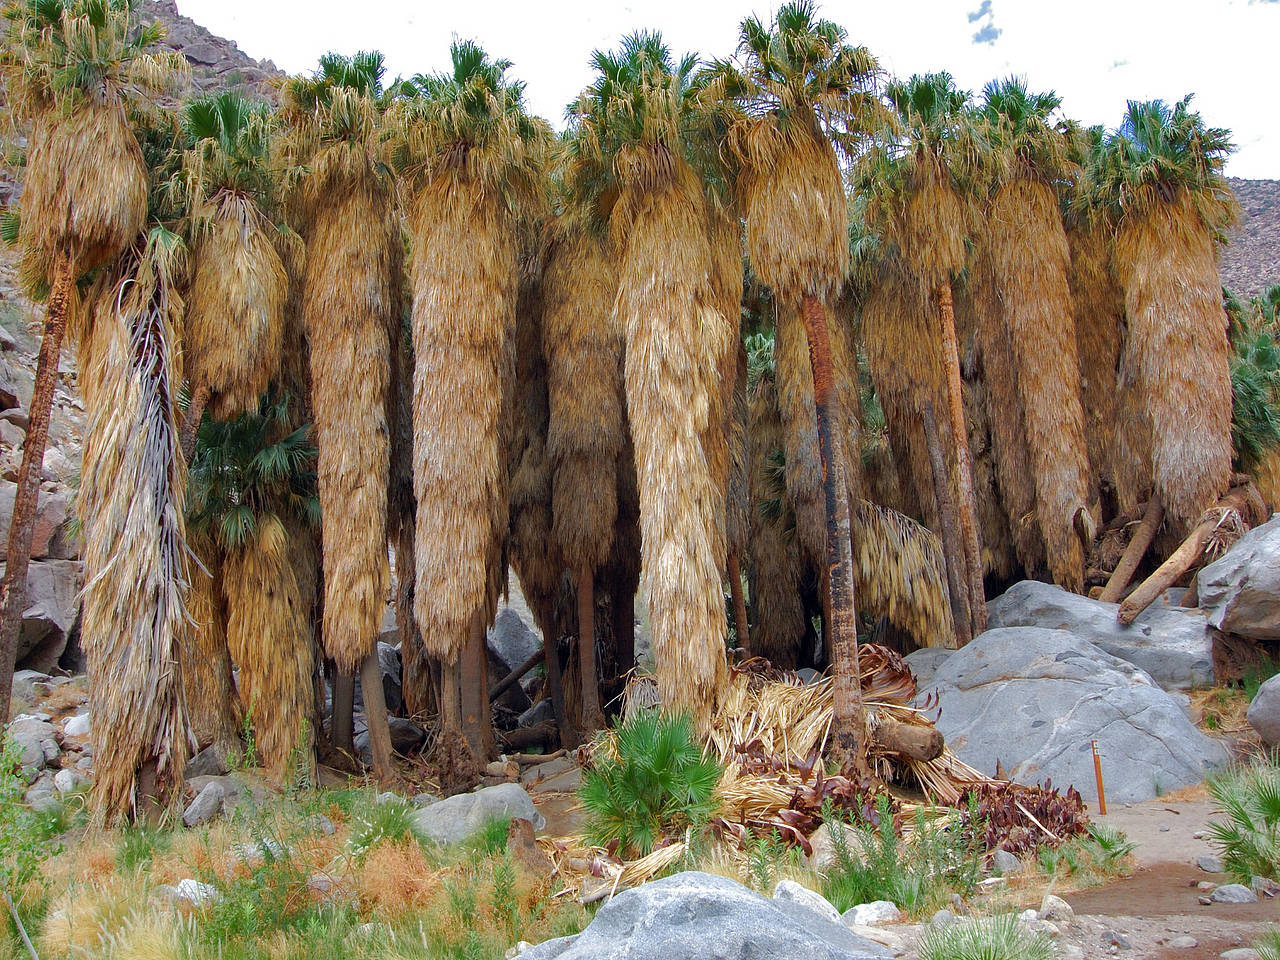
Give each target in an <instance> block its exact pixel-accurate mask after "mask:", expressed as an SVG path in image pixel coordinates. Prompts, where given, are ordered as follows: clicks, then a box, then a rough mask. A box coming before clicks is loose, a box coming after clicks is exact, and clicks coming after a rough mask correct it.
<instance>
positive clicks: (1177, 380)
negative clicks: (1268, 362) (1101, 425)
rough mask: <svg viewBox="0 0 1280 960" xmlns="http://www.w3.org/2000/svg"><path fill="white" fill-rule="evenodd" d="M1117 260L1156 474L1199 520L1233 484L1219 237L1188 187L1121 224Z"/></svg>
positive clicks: (1160, 486)
mask: <svg viewBox="0 0 1280 960" xmlns="http://www.w3.org/2000/svg"><path fill="white" fill-rule="evenodd" d="M1116 266H1117V272H1118V274H1119V279H1120V283H1121V286H1122V287H1123V288H1124V297H1125V313H1126V315H1127V317H1128V323H1129V334H1128V337H1127V338H1126V341H1125V345H1124V353H1125V360H1124V363H1125V365H1126V367H1127V368H1128V369H1129V370H1130V371H1131V372H1132V374H1133V376H1134V378H1135V382H1136V384H1137V386H1138V389H1139V391H1140V396H1141V397H1142V399H1143V401H1144V404H1143V406H1144V408H1145V415H1146V419H1147V422H1148V424H1149V425H1150V429H1151V466H1152V480H1153V483H1154V489H1155V492H1156V494H1157V495H1158V496H1159V497H1160V502H1161V503H1162V504H1163V505H1164V508H1165V512H1166V515H1167V516H1168V517H1169V518H1170V519H1171V520H1172V521H1173V522H1175V523H1177V524H1182V525H1186V524H1190V523H1194V522H1195V520H1196V519H1197V518H1198V517H1199V516H1200V514H1201V513H1202V512H1203V511H1204V510H1205V509H1206V508H1207V507H1209V506H1210V505H1211V504H1213V503H1214V502H1215V501H1216V500H1217V498H1218V497H1220V496H1221V495H1222V494H1223V493H1224V492H1225V491H1226V489H1227V483H1228V480H1229V479H1230V473H1231V376H1230V370H1229V367H1228V360H1227V358H1228V354H1229V350H1230V348H1229V345H1228V342H1227V317H1226V312H1225V311H1224V310H1223V307H1222V284H1221V280H1220V279H1219V277H1218V268H1217V264H1216V262H1215V260H1214V247H1213V237H1212V235H1211V234H1210V232H1209V230H1208V229H1207V227H1206V226H1205V225H1204V223H1203V221H1202V220H1201V219H1200V217H1199V216H1198V214H1197V212H1196V209H1195V201H1194V199H1193V198H1192V197H1191V196H1190V195H1188V194H1185V193H1184V194H1182V195H1180V196H1179V197H1178V199H1177V200H1175V201H1174V202H1173V203H1171V204H1169V205H1159V206H1152V207H1151V208H1150V212H1149V213H1148V214H1147V216H1145V217H1142V218H1141V219H1133V220H1129V221H1127V222H1124V223H1122V224H1121V226H1120V229H1119V232H1118V234H1117V237H1116Z"/></svg>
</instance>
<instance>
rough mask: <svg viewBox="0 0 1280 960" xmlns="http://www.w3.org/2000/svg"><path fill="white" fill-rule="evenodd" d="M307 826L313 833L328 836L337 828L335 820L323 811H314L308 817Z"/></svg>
mask: <svg viewBox="0 0 1280 960" xmlns="http://www.w3.org/2000/svg"><path fill="white" fill-rule="evenodd" d="M306 827H307V829H308V830H310V831H311V832H312V833H320V834H323V835H324V836H326V837H331V836H333V834H334V831H335V830H336V828H335V827H334V825H333V821H332V820H330V819H329V818H328V817H326V816H325V815H324V814H323V813H313V814H312V815H311V816H309V817H307V822H306Z"/></svg>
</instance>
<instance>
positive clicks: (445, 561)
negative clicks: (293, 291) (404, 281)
mask: <svg viewBox="0 0 1280 960" xmlns="http://www.w3.org/2000/svg"><path fill="white" fill-rule="evenodd" d="M450 56H451V60H452V69H451V70H450V71H449V72H446V73H443V74H439V75H434V76H418V77H416V78H414V80H413V81H411V85H412V87H413V89H414V91H415V93H416V96H414V97H412V98H410V99H408V100H406V102H405V103H404V104H403V105H402V107H401V110H400V115H399V119H398V128H397V130H398V143H397V151H396V152H397V156H396V162H397V167H398V168H399V171H400V173H401V175H402V176H403V177H404V178H405V179H406V180H407V181H408V183H409V185H410V188H411V190H412V193H413V198H412V201H411V211H412V212H411V215H410V232H411V234H412V237H413V262H412V267H411V276H412V286H413V344H414V360H415V383H414V403H413V418H414V430H413V433H414V489H415V493H416V494H417V501H418V530H417V551H416V553H417V557H416V560H417V570H416V573H417V586H416V589H415V591H414V606H415V609H416V612H417V618H418V624H419V626H420V628H421V630H422V635H423V639H424V641H425V642H426V648H427V651H428V653H430V654H431V655H433V656H436V657H438V658H440V660H441V661H442V662H443V664H444V665H445V667H446V668H447V675H446V680H445V683H444V687H445V689H444V691H443V696H442V718H443V723H444V725H445V728H446V730H448V731H450V732H451V733H452V734H454V735H455V736H457V735H465V738H466V741H467V743H468V745H469V746H470V749H471V751H472V752H473V753H474V754H476V755H480V756H484V755H487V754H488V753H490V752H491V750H492V746H493V742H492V736H493V734H492V728H491V726H490V724H489V721H488V716H489V712H488V695H487V692H486V691H487V683H486V682H485V660H486V655H485V624H486V623H488V622H489V621H490V620H491V619H492V618H493V614H494V610H495V608H496V604H497V593H498V585H499V582H500V579H501V573H502V564H501V555H502V543H503V540H504V539H505V537H506V531H507V520H508V506H509V505H508V476H507V465H506V454H507V451H506V449H505V448H504V445H503V436H504V431H505V429H506V421H505V418H504V417H503V412H504V411H503V406H504V388H503V384H504V382H506V381H508V380H510V379H511V378H512V375H513V372H514V371H513V366H512V364H513V356H512V349H511V344H512V341H513V336H514V332H515V322H516V315H515V308H516V294H517V283H518V265H517V255H518V242H517V229H516V227H517V224H516V217H517V214H518V212H519V211H520V208H521V207H522V206H523V205H529V204H536V203H537V202H539V201H540V199H541V198H542V195H543V194H542V186H543V183H542V178H541V163H542V160H543V157H544V155H545V153H546V148H547V146H548V145H549V142H550V127H549V126H547V124H546V123H545V122H544V121H541V120H539V119H537V118H535V117H533V116H531V115H530V114H529V113H528V112H527V111H526V109H525V107H524V102H523V92H524V86H523V84H521V83H519V82H516V81H513V80H510V79H508V78H507V76H506V73H507V71H508V70H509V69H510V66H511V64H510V62H509V61H506V60H495V59H491V58H490V57H489V56H488V55H487V54H486V53H485V52H484V51H483V50H481V49H480V48H479V47H478V46H476V45H475V44H474V43H471V42H469V41H455V42H454V43H453V45H452V47H451V48H450Z"/></svg>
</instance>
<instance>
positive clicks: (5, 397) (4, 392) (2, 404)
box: [0, 366, 22, 410]
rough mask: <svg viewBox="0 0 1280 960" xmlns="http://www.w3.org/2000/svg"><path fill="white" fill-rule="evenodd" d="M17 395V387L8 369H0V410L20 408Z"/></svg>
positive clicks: (20, 404)
mask: <svg viewBox="0 0 1280 960" xmlns="http://www.w3.org/2000/svg"><path fill="white" fill-rule="evenodd" d="M18 393H19V390H18V385H17V384H16V383H14V382H13V378H12V377H11V376H10V375H9V369H8V367H7V366H6V367H4V368H2V375H0V410H12V409H14V408H15V407H21V406H22V403H21V401H20V399H19V397H18Z"/></svg>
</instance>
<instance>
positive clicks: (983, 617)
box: [938, 280, 987, 646]
mask: <svg viewBox="0 0 1280 960" xmlns="http://www.w3.org/2000/svg"><path fill="white" fill-rule="evenodd" d="M938 318H939V321H940V322H939V325H940V326H941V327H942V365H943V367H944V370H945V373H946V377H947V412H948V414H949V415H950V418H951V434H952V437H953V438H954V440H955V445H956V475H957V482H958V485H959V489H958V490H957V493H958V494H959V501H960V503H959V514H960V537H961V545H962V547H963V549H964V558H965V578H964V579H965V582H966V583H967V586H968V592H969V604H968V606H969V617H970V620H969V635H970V636H971V637H976V636H977V635H978V634H980V633H982V631H984V630H986V629H987V598H986V591H985V590H984V588H983V585H982V550H981V547H980V546H979V545H978V521H977V512H978V508H977V501H976V500H975V498H974V495H973V465H972V464H971V463H970V460H969V430H968V428H967V427H966V425H965V420H964V405H963V398H962V394H961V392H960V391H961V386H960V347H959V344H958V343H957V342H956V314H955V307H954V305H953V303H952V300H951V281H949V280H947V281H944V282H943V283H942V284H940V285H939V286H938ZM965 642H967V641H963V642H962V643H961V646H963V645H964V643H965Z"/></svg>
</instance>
